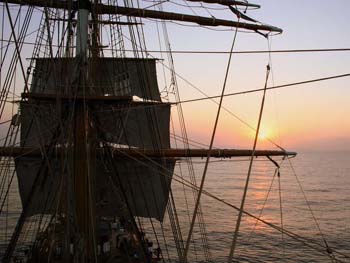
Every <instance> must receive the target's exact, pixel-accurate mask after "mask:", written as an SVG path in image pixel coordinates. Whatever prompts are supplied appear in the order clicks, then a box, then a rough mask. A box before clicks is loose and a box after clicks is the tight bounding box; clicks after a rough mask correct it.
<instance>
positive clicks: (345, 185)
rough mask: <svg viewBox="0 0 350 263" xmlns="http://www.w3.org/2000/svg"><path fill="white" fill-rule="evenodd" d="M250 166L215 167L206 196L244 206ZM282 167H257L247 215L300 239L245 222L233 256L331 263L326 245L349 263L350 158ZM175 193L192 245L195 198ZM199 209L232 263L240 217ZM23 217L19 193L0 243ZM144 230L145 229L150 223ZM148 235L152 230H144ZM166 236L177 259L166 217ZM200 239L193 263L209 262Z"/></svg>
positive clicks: (199, 167)
mask: <svg viewBox="0 0 350 263" xmlns="http://www.w3.org/2000/svg"><path fill="white" fill-rule="evenodd" d="M246 160H247V159H239V160H236V159H229V160H225V161H220V162H212V163H211V164H210V165H209V170H208V174H207V178H206V182H205V190H206V191H208V192H210V193H211V194H214V195H215V196H217V197H218V198H221V199H224V200H225V201H227V202H229V203H230V204H232V205H235V206H237V207H239V206H240V202H241V199H242V193H243V187H244V184H245V180H246V174H247V171H248V164H249V163H248V162H247V161H246ZM203 161H204V160H203V159H193V162H194V164H193V165H194V171H195V174H196V177H197V182H199V181H200V177H201V175H202V172H203ZM276 161H277V162H278V163H279V164H280V166H281V168H280V177H278V176H277V175H275V176H274V174H275V169H276V166H275V165H274V164H273V163H272V162H270V161H266V160H265V159H264V158H258V159H256V161H255V162H254V166H253V172H252V175H251V180H250V182H249V189H248V194H247V198H246V204H245V210H246V211H247V212H249V213H251V214H253V215H255V216H257V217H260V218H261V219H263V220H266V221H268V222H269V223H272V224H274V225H276V226H278V227H281V225H282V223H283V227H284V229H285V230H287V231H290V233H292V234H293V235H296V236H294V237H297V238H291V237H289V236H288V235H287V234H283V235H282V234H281V233H280V232H279V231H277V230H275V229H273V228H272V227H270V226H268V225H266V224H264V223H262V222H258V221H257V220H256V219H254V218H252V217H249V216H246V215H244V216H243V219H242V223H241V228H240V234H239V238H238V242H237V246H236V251H235V260H236V262H332V261H331V259H330V257H329V256H327V253H326V251H325V249H324V248H322V247H321V246H324V239H325V240H326V241H327V244H328V245H329V247H330V248H331V249H332V250H333V251H336V252H339V253H335V252H334V253H333V255H336V257H337V259H339V260H341V261H343V262H350V152H334V153H303V154H299V155H298V156H297V157H296V158H293V159H291V160H284V161H282V160H281V159H278V158H276ZM175 173H176V176H175V177H174V178H177V179H178V178H179V177H180V176H181V174H182V176H183V177H184V178H186V179H187V178H188V168H187V164H186V163H184V162H179V164H178V166H177V167H176V170H175ZM300 185H301V186H302V187H300ZM172 186H173V194H174V198H175V203H176V208H177V212H178V217H179V221H180V225H181V229H182V236H183V239H186V237H187V233H188V222H189V218H190V217H191V216H192V212H188V211H192V210H193V207H194V202H193V196H192V191H191V190H189V189H187V188H184V187H183V186H182V185H181V184H179V183H178V182H176V181H175V180H173V183H172ZM269 189H270V191H269ZM304 194H305V196H306V198H307V200H308V202H307V201H306V200H305V198H304ZM280 200H281V202H280ZM201 204H202V211H203V217H204V221H205V223H206V231H207V235H208V245H209V247H210V251H211V257H212V259H213V261H215V262H226V261H227V256H228V254H229V250H230V246H231V243H232V237H233V232H234V228H235V223H236V218H237V214H238V213H237V211H236V210H234V209H233V208H232V207H229V206H227V205H225V204H224V203H221V202H219V201H217V200H214V199H213V198H211V197H208V196H206V195H203V197H202V200H201ZM309 206H310V207H311V209H312V213H311V211H310V209H309ZM187 207H188V209H187ZM281 207H282V210H281ZM20 211H21V204H20V201H19V197H18V190H17V188H16V187H13V188H11V201H10V203H9V204H8V214H7V223H6V220H5V218H4V216H3V217H2V218H0V220H1V221H0V223H1V224H0V230H1V243H3V242H4V240H5V236H6V235H5V234H6V233H5V225H6V224H7V225H8V226H9V227H11V226H14V224H15V222H16V220H17V217H18V215H19V213H20ZM281 211H282V212H281ZM315 219H316V220H315ZM281 222H282V223H281ZM144 223H145V225H147V223H148V221H147V220H145V222H144ZM318 226H319V228H320V229H321V232H320V231H319V228H318ZM155 228H156V229H158V230H159V229H160V226H159V224H158V225H157V224H155ZM147 229H150V227H149V228H147V226H146V230H147ZM163 229H164V231H165V239H166V240H169V241H166V242H167V246H168V247H169V251H168V252H169V255H170V256H171V255H173V254H174V251H175V249H174V242H173V241H172V239H171V238H169V239H168V237H170V236H171V231H170V223H169V219H168V217H167V216H166V217H165V220H164V224H163ZM149 232H150V233H151V231H149ZM199 232H200V230H199V228H198V227H197V228H195V230H194V237H195V242H194V244H192V246H191V252H190V261H191V262H194V261H201V260H203V256H201V252H199V251H201V242H200V239H201V236H200V234H199ZM154 238H155V237H154ZM300 238H301V239H302V241H300ZM160 239H162V238H160ZM297 239H299V240H297ZM162 242H163V243H164V242H165V241H160V243H162ZM320 245H321V246H320ZM310 246H311V247H310ZM172 248H173V249H172ZM2 250H4V247H3V246H2ZM2 252H3V251H2Z"/></svg>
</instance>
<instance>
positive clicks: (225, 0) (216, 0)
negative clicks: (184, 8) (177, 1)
mask: <svg viewBox="0 0 350 263" xmlns="http://www.w3.org/2000/svg"><path fill="white" fill-rule="evenodd" d="M186 1H190V2H203V3H207V4H219V5H227V6H230V5H234V6H246V7H255V8H260V5H257V4H250V3H248V2H241V1H235V0H186Z"/></svg>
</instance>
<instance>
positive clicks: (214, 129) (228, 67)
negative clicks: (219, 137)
mask: <svg viewBox="0 0 350 263" xmlns="http://www.w3.org/2000/svg"><path fill="white" fill-rule="evenodd" d="M238 21H239V19H238ZM237 32H238V31H237V30H236V32H235V34H234V37H233V41H232V46H231V51H233V48H234V46H235V43H236V37H237ZM231 59H232V53H230V55H229V58H228V63H227V67H226V73H225V79H224V84H223V87H222V92H221V97H220V102H219V107H218V111H217V114H216V119H215V124H214V128H213V132H212V136H211V139H210V145H209V152H208V156H207V159H206V162H205V166H204V171H203V175H202V180H201V184H200V187H199V191H198V197H197V201H196V205H195V208H194V212H193V217H192V222H191V226H190V230H189V233H188V237H187V241H186V247H185V255H184V259H185V262H186V259H187V253H188V249H189V245H190V240H191V236H192V232H193V226H194V222H195V220H196V216H197V212H198V207H199V202H200V198H201V195H202V192H203V187H204V181H205V177H206V173H207V169H208V164H209V160H210V152H211V150H212V148H213V144H214V138H215V134H216V128H217V125H218V122H219V117H220V112H221V106H222V102H223V99H224V96H223V95H224V94H225V89H226V82H227V78H228V74H229V70H230V65H231Z"/></svg>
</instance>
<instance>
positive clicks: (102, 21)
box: [50, 18, 142, 26]
mask: <svg viewBox="0 0 350 263" xmlns="http://www.w3.org/2000/svg"><path fill="white" fill-rule="evenodd" d="M50 20H52V21H62V22H68V21H71V22H72V23H77V20H76V19H65V18H50ZM96 23H98V24H103V25H121V26H134V25H142V23H133V22H123V21H108V20H97V21H96ZM89 24H92V21H89Z"/></svg>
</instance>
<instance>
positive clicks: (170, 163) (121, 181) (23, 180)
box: [15, 156, 175, 221]
mask: <svg viewBox="0 0 350 263" xmlns="http://www.w3.org/2000/svg"><path fill="white" fill-rule="evenodd" d="M15 165H16V172H17V177H18V185H19V190H20V196H21V200H22V204H26V203H27V201H28V199H29V196H30V193H31V190H32V187H33V184H34V182H35V179H36V177H37V176H38V180H37V181H36V185H35V189H34V191H33V192H32V195H31V197H30V198H31V200H30V202H29V206H28V210H27V216H33V215H36V214H52V213H55V212H64V211H63V210H62V209H63V207H64V205H63V204H62V202H63V201H62V200H65V196H63V193H65V192H66V190H65V191H63V192H62V191H59V189H60V186H61V185H62V183H63V179H64V178H65V176H66V175H67V174H66V172H62V166H61V165H60V161H59V160H51V161H50V171H51V172H50V171H49V169H47V165H46V163H45V162H43V161H42V159H41V158H40V157H19V158H16V159H15ZM174 165H175V160H174V159H167V160H160V159H157V160H140V161H134V160H130V159H123V160H122V161H114V162H113V164H111V163H110V162H109V163H108V162H106V161H104V158H102V156H100V157H99V158H98V161H97V166H96V171H97V173H96V187H95V191H96V192H95V196H96V198H95V199H96V213H97V215H98V216H122V215H125V211H123V209H124V207H125V204H128V205H129V208H130V209H131V211H132V213H133V215H134V216H140V217H147V218H155V219H157V220H159V221H162V220H163V217H164V212H165V208H166V205H167V202H168V195H169V189H170V183H171V178H172V174H173V171H174ZM125 199H126V200H125ZM71 202H72V201H71Z"/></svg>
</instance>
